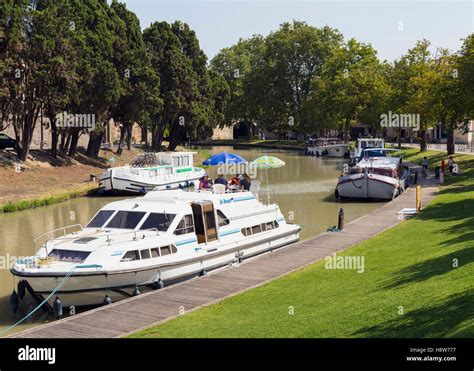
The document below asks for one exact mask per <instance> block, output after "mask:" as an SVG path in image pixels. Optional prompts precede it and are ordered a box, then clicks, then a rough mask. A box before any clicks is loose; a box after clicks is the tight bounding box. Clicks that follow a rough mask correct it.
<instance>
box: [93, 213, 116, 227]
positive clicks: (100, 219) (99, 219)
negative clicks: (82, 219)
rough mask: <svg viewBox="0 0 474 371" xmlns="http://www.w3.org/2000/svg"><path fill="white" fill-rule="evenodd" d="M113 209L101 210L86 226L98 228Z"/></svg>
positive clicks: (110, 214) (107, 218)
mask: <svg viewBox="0 0 474 371" xmlns="http://www.w3.org/2000/svg"><path fill="white" fill-rule="evenodd" d="M114 212H115V210H101V211H99V212H98V213H97V215H96V216H95V217H94V219H92V220H91V221H90V222H89V224H87V226H86V228H100V227H102V226H103V225H104V224H105V222H106V221H107V220H109V218H110V217H111V216H112V214H113V213H114Z"/></svg>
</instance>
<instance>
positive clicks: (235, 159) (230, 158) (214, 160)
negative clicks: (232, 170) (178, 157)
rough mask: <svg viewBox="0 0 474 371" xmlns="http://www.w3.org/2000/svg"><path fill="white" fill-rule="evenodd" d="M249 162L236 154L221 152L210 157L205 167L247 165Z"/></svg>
mask: <svg viewBox="0 0 474 371" xmlns="http://www.w3.org/2000/svg"><path fill="white" fill-rule="evenodd" d="M247 162H248V161H247V160H246V159H244V158H243V157H241V156H239V155H236V154H234V153H227V152H221V153H217V154H215V155H213V156H211V157H209V158H208V159H207V160H206V161H204V162H203V163H202V164H203V165H222V164H246V163H247Z"/></svg>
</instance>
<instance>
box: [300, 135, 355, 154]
mask: <svg viewBox="0 0 474 371" xmlns="http://www.w3.org/2000/svg"><path fill="white" fill-rule="evenodd" d="M306 153H307V154H308V155H310V156H318V157H319V156H327V157H347V156H349V145H348V144H347V143H344V141H343V140H340V139H338V138H317V139H309V141H308V148H307V149H306Z"/></svg>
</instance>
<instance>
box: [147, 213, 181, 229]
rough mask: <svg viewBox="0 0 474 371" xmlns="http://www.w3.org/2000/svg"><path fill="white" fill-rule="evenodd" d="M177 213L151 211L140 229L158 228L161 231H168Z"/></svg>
mask: <svg viewBox="0 0 474 371" xmlns="http://www.w3.org/2000/svg"><path fill="white" fill-rule="evenodd" d="M175 216H176V214H165V213H151V214H150V215H149V216H148V218H146V220H145V222H144V223H143V224H142V226H141V227H140V229H151V228H156V229H158V230H159V231H162V232H164V231H167V230H168V228H169V226H170V224H171V222H172V221H173V220H174V217H175Z"/></svg>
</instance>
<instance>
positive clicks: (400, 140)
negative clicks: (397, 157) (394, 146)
mask: <svg viewBox="0 0 474 371" xmlns="http://www.w3.org/2000/svg"><path fill="white" fill-rule="evenodd" d="M397 139H398V149H402V129H401V128H399V129H398V138H397Z"/></svg>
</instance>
